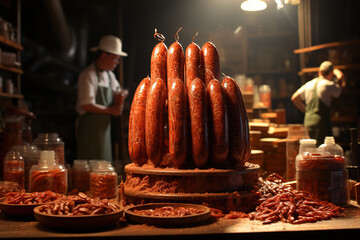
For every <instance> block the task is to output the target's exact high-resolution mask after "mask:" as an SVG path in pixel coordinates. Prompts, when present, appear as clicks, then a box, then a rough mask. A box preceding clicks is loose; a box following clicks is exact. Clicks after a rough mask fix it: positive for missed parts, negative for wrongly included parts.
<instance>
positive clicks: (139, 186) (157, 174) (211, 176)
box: [124, 163, 260, 212]
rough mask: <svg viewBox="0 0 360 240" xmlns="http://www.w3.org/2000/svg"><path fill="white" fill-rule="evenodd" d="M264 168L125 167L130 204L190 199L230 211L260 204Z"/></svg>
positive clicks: (126, 191) (126, 190) (125, 188)
mask: <svg viewBox="0 0 360 240" xmlns="http://www.w3.org/2000/svg"><path fill="white" fill-rule="evenodd" d="M259 170H260V167H259V166H258V165H255V164H250V165H249V166H248V167H247V168H244V169H241V170H233V169H175V168H155V167H153V166H150V165H144V166H141V167H140V166H137V165H135V164H134V163H132V164H129V165H127V166H125V173H126V182H125V184H124V198H125V200H126V202H127V203H131V204H139V203H149V202H184V203H185V202H186V203H197V204H205V205H208V206H210V207H214V208H219V209H221V210H222V211H225V212H228V211H231V210H237V211H239V210H241V211H248V210H251V209H252V207H253V206H255V205H256V204H257V200H258V193H257V191H256V190H257V183H258V176H259Z"/></svg>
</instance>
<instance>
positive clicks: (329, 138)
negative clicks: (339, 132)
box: [324, 136, 335, 145]
mask: <svg viewBox="0 0 360 240" xmlns="http://www.w3.org/2000/svg"><path fill="white" fill-rule="evenodd" d="M324 143H325V144H326V145H334V144H335V138H334V137H333V136H327V137H325V140H324Z"/></svg>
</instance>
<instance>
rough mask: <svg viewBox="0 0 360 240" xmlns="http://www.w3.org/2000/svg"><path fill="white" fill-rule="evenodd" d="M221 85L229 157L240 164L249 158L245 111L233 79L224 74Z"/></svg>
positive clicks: (247, 126) (248, 134)
mask: <svg viewBox="0 0 360 240" xmlns="http://www.w3.org/2000/svg"><path fill="white" fill-rule="evenodd" d="M222 87H223V89H224V93H225V96H226V101H227V106H228V111H229V138H230V148H229V157H230V160H231V161H232V162H233V163H235V164H236V165H238V166H241V165H243V164H244V163H245V162H246V161H248V160H249V157H250V154H251V150H250V133H249V121H248V117H247V112H246V108H245V104H244V100H243V97H242V94H241V91H240V88H239V86H238V85H237V83H236V82H235V80H234V79H232V78H231V77H228V76H225V77H224V78H223V81H222Z"/></svg>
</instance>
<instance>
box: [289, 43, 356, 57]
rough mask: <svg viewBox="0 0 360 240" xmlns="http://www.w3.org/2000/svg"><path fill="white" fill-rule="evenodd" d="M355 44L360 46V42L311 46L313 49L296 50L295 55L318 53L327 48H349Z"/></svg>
mask: <svg viewBox="0 0 360 240" xmlns="http://www.w3.org/2000/svg"><path fill="white" fill-rule="evenodd" d="M355 44H360V40H351V41H340V42H331V43H325V44H320V45H315V46H311V47H307V48H300V49H295V50H294V53H295V54H299V53H306V52H312V51H317V50H321V49H326V48H333V47H341V46H348V45H355Z"/></svg>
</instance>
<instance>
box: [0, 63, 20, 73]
mask: <svg viewBox="0 0 360 240" xmlns="http://www.w3.org/2000/svg"><path fill="white" fill-rule="evenodd" d="M0 69H2V70H5V71H9V72H13V73H17V74H23V70H21V69H20V68H16V67H8V66H4V65H2V64H0Z"/></svg>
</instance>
